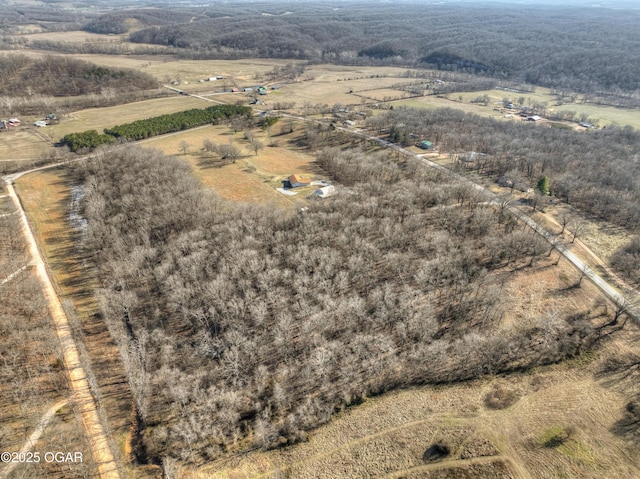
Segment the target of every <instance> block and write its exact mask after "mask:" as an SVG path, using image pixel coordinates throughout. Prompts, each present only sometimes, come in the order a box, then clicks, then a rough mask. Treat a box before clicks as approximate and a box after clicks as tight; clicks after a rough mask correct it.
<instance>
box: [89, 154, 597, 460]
mask: <svg viewBox="0 0 640 479" xmlns="http://www.w3.org/2000/svg"><path fill="white" fill-rule="evenodd" d="M318 161H319V164H320V165H321V166H322V167H323V168H324V169H325V170H326V171H327V172H329V173H330V174H331V175H332V176H334V177H335V178H336V179H337V180H339V181H340V182H341V183H342V184H343V185H344V187H345V188H346V190H345V191H344V193H343V194H341V195H339V196H337V197H335V198H332V200H331V201H327V202H317V203H313V204H312V205H311V206H310V207H309V208H308V209H306V210H305V211H299V212H292V213H286V212H283V211H274V210H273V209H264V208H260V207H257V206H255V205H253V206H251V207H246V206H243V205H238V204H235V203H230V202H226V201H223V200H221V199H219V198H218V197H216V196H215V194H214V193H213V192H210V191H206V190H202V189H201V187H200V185H199V184H198V183H197V182H196V181H195V180H193V179H192V177H191V175H190V172H189V168H188V166H187V165H186V164H185V163H183V162H181V161H178V160H177V159H173V158H169V157H163V156H161V154H160V153H158V152H153V151H149V150H143V149H138V148H134V147H123V148H121V149H118V150H116V151H112V152H110V153H108V154H101V155H99V157H98V159H96V160H95V161H92V162H91V163H90V164H88V165H87V166H85V167H83V168H84V171H83V172H82V174H83V175H84V176H85V183H84V184H85V193H86V196H85V212H86V217H87V218H88V222H89V231H88V240H87V243H86V245H85V246H86V248H88V250H89V251H91V252H92V254H93V256H94V259H95V261H96V263H97V264H98V265H99V269H100V277H101V283H102V288H101V289H100V290H99V291H98V296H99V298H100V303H101V308H102V311H103V314H104V317H105V320H106V321H107V323H108V325H109V328H110V330H111V333H112V335H113V337H114V338H116V341H117V342H118V344H119V347H120V351H121V355H122V357H123V361H124V364H125V367H126V368H127V371H128V376H129V380H130V384H131V388H132V390H133V394H134V397H135V399H136V407H137V412H138V419H139V427H140V437H139V438H138V439H139V440H138V443H137V445H136V452H137V454H138V455H139V458H140V459H143V460H149V461H152V462H156V463H160V462H162V461H163V459H164V458H166V457H174V458H178V459H180V460H184V461H188V462H194V463H199V462H201V461H204V460H208V459H211V458H215V457H217V456H219V455H220V454H221V453H224V452H226V451H230V450H238V449H244V448H247V447H273V446H276V445H282V444H286V443H290V442H295V441H299V440H302V439H304V438H305V435H306V431H309V430H310V429H312V428H314V427H316V426H318V425H320V424H322V423H324V422H326V421H328V420H329V418H330V417H331V415H332V414H333V413H334V412H335V411H336V410H339V409H341V408H343V407H345V406H347V405H349V404H354V403H358V402H359V401H361V400H362V399H363V398H364V397H366V396H368V395H372V394H378V393H381V392H383V391H385V390H389V389H392V388H395V387H398V386H406V385H411V384H422V383H427V382H432V383H437V382H446V381H455V380H462V379H468V378H473V377H477V376H479V375H482V374H486V373H495V372H498V371H504V370H510V369H514V368H521V367H527V366H531V365H534V364H540V363H548V362H550V361H556V360H558V359H560V358H562V357H565V356H566V355H571V354H574V353H575V352H576V351H578V350H580V349H581V347H583V346H584V343H585V341H588V340H589V337H590V335H591V326H590V325H589V323H588V322H587V321H585V320H584V319H581V318H564V317H561V316H562V315H557V314H556V315H550V317H544V318H539V320H536V321H534V323H532V325H531V326H530V327H527V328H522V327H519V328H517V329H514V330H511V329H507V330H502V331H501V333H500V334H495V328H496V327H497V326H498V324H499V321H500V318H501V316H502V314H504V312H505V311H506V310H508V309H509V308H510V304H509V302H508V301H505V298H504V297H502V295H501V291H502V288H503V286H504V284H505V281H508V280H509V278H510V277H511V276H510V274H509V271H512V270H513V268H521V267H531V265H532V264H534V260H535V259H536V258H539V257H540V256H541V255H543V254H546V252H547V251H548V250H549V249H548V246H546V245H545V244H544V242H542V240H540V239H539V238H538V237H537V236H536V235H534V234H532V232H530V231H528V230H526V229H525V230H523V229H522V227H521V226H520V227H518V225H517V223H516V222H515V220H514V219H513V218H511V217H510V216H509V215H508V214H506V212H505V211H502V212H500V211H498V210H496V209H494V207H492V206H488V205H487V204H486V203H484V199H483V198H481V197H478V196H477V195H473V194H471V192H470V191H469V190H468V187H467V186H465V185H460V184H456V183H452V182H451V180H449V179H448V178H446V177H443V176H442V175H441V174H439V173H437V172H434V171H432V170H430V169H428V168H426V167H424V166H423V165H422V164H420V163H418V162H416V161H406V162H402V163H396V162H395V161H392V160H391V159H390V158H389V156H388V153H386V152H382V153H379V154H374V155H365V154H364V153H362V152H360V151H359V150H347V151H342V150H340V149H327V150H323V151H322V152H321V153H320V154H319V156H318Z"/></svg>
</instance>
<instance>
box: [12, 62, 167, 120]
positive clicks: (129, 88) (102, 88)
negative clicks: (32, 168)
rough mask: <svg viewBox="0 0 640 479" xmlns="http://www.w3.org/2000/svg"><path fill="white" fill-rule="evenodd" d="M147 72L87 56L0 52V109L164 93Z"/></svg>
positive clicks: (95, 103)
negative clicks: (99, 62)
mask: <svg viewBox="0 0 640 479" xmlns="http://www.w3.org/2000/svg"><path fill="white" fill-rule="evenodd" d="M167 94H168V92H165V91H163V90H161V89H160V88H159V85H158V82H157V80H156V79H155V78H153V77H152V76H151V75H148V74H146V73H142V72H140V71H137V70H132V69H125V68H106V67H102V66H98V65H95V64H93V63H90V62H86V61H82V60H76V59H74V58H65V57H63V56H53V55H52V56H45V57H41V58H37V57H31V56H27V55H22V54H19V53H15V54H5V55H0V115H3V116H4V115H7V116H9V115H42V116H44V115H45V114H47V113H50V112H53V111H55V112H56V113H57V114H62V113H65V112H67V111H73V110H79V109H83V108H90V107H94V108H97V107H105V106H112V105H117V104H121V103H128V102H132V101H140V100H144V99H148V98H155V97H159V96H164V95H167Z"/></svg>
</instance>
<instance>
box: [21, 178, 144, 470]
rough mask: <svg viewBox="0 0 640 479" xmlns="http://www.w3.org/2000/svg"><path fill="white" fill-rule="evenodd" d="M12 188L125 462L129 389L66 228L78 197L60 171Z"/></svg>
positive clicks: (87, 266) (86, 264) (91, 280)
mask: <svg viewBox="0 0 640 479" xmlns="http://www.w3.org/2000/svg"><path fill="white" fill-rule="evenodd" d="M16 186H17V190H18V193H19V195H20V198H21V201H22V204H23V205H24V208H25V211H26V213H27V216H28V218H29V221H30V222H31V225H32V227H33V228H34V233H35V234H37V238H38V242H39V247H40V249H41V251H42V252H43V256H44V258H45V261H46V262H47V264H48V267H49V270H50V272H51V273H52V274H50V276H51V277H52V280H53V282H54V287H55V288H56V290H57V292H58V295H59V296H60V299H61V301H62V303H63V305H64V307H65V312H66V314H67V317H68V318H69V322H70V324H71V328H72V329H73V330H74V336H75V339H76V343H79V351H80V353H81V355H82V356H83V366H84V368H85V370H87V373H88V374H89V375H90V376H91V375H92V373H93V372H95V373H96V376H95V380H96V385H97V387H98V394H99V397H98V401H97V402H98V403H99V404H100V405H101V407H102V408H103V409H104V411H105V413H106V414H107V416H108V418H109V425H110V433H111V439H112V440H113V442H114V443H115V444H118V445H119V446H120V455H121V456H124V457H127V455H128V454H129V452H128V445H129V440H128V439H129V435H130V433H131V424H130V414H129V411H130V410H131V404H132V402H131V397H130V393H129V388H128V385H127V380H126V377H125V375H124V370H123V366H122V363H121V361H120V357H119V354H118V352H117V349H116V346H115V344H114V343H113V340H112V339H111V336H110V334H109V332H108V330H107V328H106V326H105V325H104V323H103V322H102V320H101V318H100V317H99V315H97V310H98V309H97V304H96V302H95V298H94V289H95V288H96V287H98V284H97V282H96V280H95V276H94V271H93V266H92V264H91V262H90V260H89V259H88V258H86V257H85V256H84V254H83V251H82V249H81V248H80V247H79V243H78V242H79V239H80V237H81V235H82V231H81V229H75V228H72V227H71V222H72V221H73V218H74V216H73V214H72V213H73V212H74V211H75V210H73V209H72V208H73V207H72V205H71V204H72V198H75V202H74V203H75V204H76V206H75V207H76V208H77V201H78V198H79V196H78V195H80V194H81V192H80V190H78V189H77V188H76V189H74V188H73V180H72V178H71V177H70V176H69V173H68V171H67V170H63V169H57V170H44V171H40V172H35V173H31V174H29V175H26V176H22V177H21V178H19V179H18V180H17V181H16ZM75 214H77V211H75ZM76 226H78V225H76ZM123 411H127V412H126V413H123ZM134 477H135V476H134Z"/></svg>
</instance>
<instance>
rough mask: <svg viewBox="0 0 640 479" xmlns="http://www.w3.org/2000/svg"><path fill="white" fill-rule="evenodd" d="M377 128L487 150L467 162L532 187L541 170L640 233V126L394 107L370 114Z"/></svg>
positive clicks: (562, 189) (566, 191)
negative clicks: (589, 126) (546, 123)
mask: <svg viewBox="0 0 640 479" xmlns="http://www.w3.org/2000/svg"><path fill="white" fill-rule="evenodd" d="M368 125H369V127H370V128H371V129H372V131H374V132H376V133H378V134H384V133H385V132H388V131H391V132H393V133H394V135H395V137H394V140H399V141H401V142H404V143H405V144H407V143H412V142H415V138H424V139H428V140H430V141H432V142H434V143H435V144H436V145H437V146H438V148H439V149H440V151H441V152H445V153H451V154H452V155H457V156H460V157H463V156H464V154H466V153H467V152H469V151H476V152H479V153H485V154H486V156H484V157H481V158H477V159H476V160H475V161H474V162H472V163H465V162H463V161H461V165H460V166H461V167H464V168H468V169H472V170H475V171H477V172H479V173H481V174H484V175H489V176H492V177H493V178H495V179H496V180H497V179H499V178H500V177H506V179H507V180H508V181H509V183H510V184H513V185H517V184H521V185H528V186H530V187H533V186H534V185H535V183H536V181H537V180H538V178H540V176H542V175H546V176H548V177H549V180H550V189H551V191H552V193H553V194H554V195H555V196H557V197H560V198H562V199H563V200H564V201H566V202H567V203H569V204H570V205H573V206H576V207H578V208H580V209H581V210H582V211H584V212H586V213H587V214H590V215H594V216H597V217H599V218H602V219H606V220H608V221H611V222H613V223H616V224H619V225H621V226H623V227H625V228H627V229H629V230H630V231H632V232H640V207H639V206H638V205H639V204H640V165H639V164H638V157H639V155H640V133H639V132H638V131H637V130H634V129H633V128H630V127H624V128H620V127H615V126H608V127H606V128H603V129H598V130H590V131H574V130H570V129H569V130H568V129H565V128H548V127H543V126H540V125H536V124H533V123H531V122H519V121H516V122H514V121H506V122H505V121H500V120H494V119H490V118H483V117H480V116H477V115H473V114H468V113H464V112H461V111H459V110H453V109H437V110H427V109H404V108H398V109H394V110H389V111H388V112H386V113H385V115H384V116H377V117H373V118H370V119H369V120H368Z"/></svg>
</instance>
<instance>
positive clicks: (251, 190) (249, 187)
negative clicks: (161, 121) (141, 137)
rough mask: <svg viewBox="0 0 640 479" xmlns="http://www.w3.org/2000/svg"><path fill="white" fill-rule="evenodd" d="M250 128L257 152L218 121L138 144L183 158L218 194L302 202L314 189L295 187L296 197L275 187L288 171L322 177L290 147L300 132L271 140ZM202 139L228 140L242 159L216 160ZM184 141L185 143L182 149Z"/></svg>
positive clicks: (285, 203)
mask: <svg viewBox="0 0 640 479" xmlns="http://www.w3.org/2000/svg"><path fill="white" fill-rule="evenodd" d="M280 128H281V125H280V124H279V123H278V124H276V125H275V126H274V127H273V131H274V132H279V131H280ZM252 132H253V133H254V134H255V135H256V137H257V138H258V140H259V141H260V142H262V143H263V145H265V147H264V148H263V149H262V150H260V151H259V152H258V154H257V155H256V154H255V152H254V151H253V150H251V149H250V145H249V142H248V141H247V140H246V139H245V138H244V135H243V134H242V133H235V134H234V133H233V132H232V131H231V130H230V129H229V128H228V127H226V126H223V125H216V126H213V125H211V126H206V127H201V128H197V129H193V130H190V131H185V132H180V133H174V134H171V135H165V136H163V137H158V138H152V139H149V140H146V141H144V142H142V145H143V146H145V147H149V148H156V149H158V150H160V151H162V152H164V153H166V154H170V155H175V156H177V157H178V158H181V159H183V160H184V161H186V162H187V163H189V165H190V166H191V168H192V171H193V175H194V177H195V178H196V179H198V180H199V181H200V182H201V183H202V184H203V185H204V186H205V187H207V188H211V189H213V190H215V191H216V192H217V193H218V194H219V195H220V196H222V197H223V198H226V199H230V200H234V201H240V202H245V203H256V204H262V205H276V206H279V207H284V208H291V207H293V206H296V205H300V204H303V203H304V202H305V198H306V197H307V196H308V195H310V194H311V193H312V192H313V190H314V189H315V187H313V186H310V187H305V188H297V189H295V190H294V191H296V192H297V193H298V194H297V195H295V196H287V195H284V194H282V193H280V192H279V191H277V190H276V188H279V187H282V180H283V179H285V178H287V177H288V176H290V175H292V174H296V175H300V176H302V177H303V178H310V179H320V178H325V177H324V176H323V173H322V172H321V171H320V170H319V169H318V168H317V166H316V165H315V163H314V162H315V158H314V157H313V155H311V154H309V153H308V152H307V151H305V150H304V149H302V148H299V147H297V146H296V145H295V142H296V141H297V139H298V137H299V136H300V135H301V134H302V132H301V131H300V129H299V128H298V129H294V131H293V132H292V133H287V134H284V135H278V134H277V133H274V135H277V136H273V137H271V138H269V137H268V135H267V132H264V131H262V130H259V129H254V130H252ZM205 140H209V141H211V142H212V143H214V144H216V145H223V144H229V143H231V144H233V145H234V146H235V147H237V148H238V149H239V150H240V151H241V157H240V158H239V159H238V160H237V161H236V162H235V163H232V162H230V161H227V160H221V159H220V157H219V155H217V154H215V153H210V152H206V151H204V149H203V143H204V141H205ZM184 144H186V145H187V150H186V153H185V151H184V149H183V146H185V145H184ZM269 145H271V146H269Z"/></svg>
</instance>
